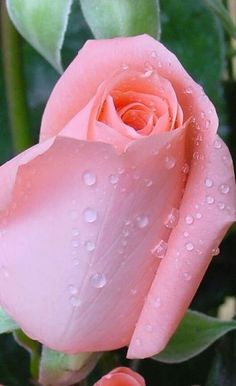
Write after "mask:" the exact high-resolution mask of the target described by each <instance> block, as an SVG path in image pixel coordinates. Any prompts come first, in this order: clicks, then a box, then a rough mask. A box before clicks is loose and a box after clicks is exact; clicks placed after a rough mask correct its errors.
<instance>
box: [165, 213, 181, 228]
mask: <svg viewBox="0 0 236 386" xmlns="http://www.w3.org/2000/svg"><path fill="white" fill-rule="evenodd" d="M178 221H179V211H178V209H176V208H173V209H172V210H171V212H170V214H169V215H168V217H167V220H166V222H165V226H166V227H167V228H170V229H172V228H174V227H175V226H176V225H177V223H178Z"/></svg>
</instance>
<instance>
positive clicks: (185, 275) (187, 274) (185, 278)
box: [183, 272, 192, 281]
mask: <svg viewBox="0 0 236 386" xmlns="http://www.w3.org/2000/svg"><path fill="white" fill-rule="evenodd" d="M183 278H184V280H186V281H190V280H191V279H192V276H191V274H190V273H189V272H183Z"/></svg>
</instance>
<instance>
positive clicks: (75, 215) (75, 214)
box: [70, 210, 78, 220]
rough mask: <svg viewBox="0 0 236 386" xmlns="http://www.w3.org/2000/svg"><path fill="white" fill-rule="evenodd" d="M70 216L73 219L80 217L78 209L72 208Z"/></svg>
mask: <svg viewBox="0 0 236 386" xmlns="http://www.w3.org/2000/svg"><path fill="white" fill-rule="evenodd" d="M70 218H71V219H72V220H76V219H77V218H78V212H77V211H76V210H71V211H70Z"/></svg>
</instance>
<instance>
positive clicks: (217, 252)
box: [211, 248, 220, 256]
mask: <svg viewBox="0 0 236 386" xmlns="http://www.w3.org/2000/svg"><path fill="white" fill-rule="evenodd" d="M211 252H212V256H218V255H219V253H220V248H213V249H212V251H211Z"/></svg>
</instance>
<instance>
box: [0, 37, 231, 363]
mask: <svg viewBox="0 0 236 386" xmlns="http://www.w3.org/2000/svg"><path fill="white" fill-rule="evenodd" d="M217 126H218V119H217V115H216V112H215V109H214V107H213V105H212V103H211V102H210V101H209V99H208V98H207V96H206V95H205V94H204V92H203V90H202V88H201V87H200V86H199V85H197V84H196V83H195V82H194V81H193V80H192V78H191V77H190V76H189V75H188V74H187V73H186V71H185V70H184V69H183V67H182V66H181V64H180V63H179V61H178V60H177V58H176V57H175V56H174V55H173V54H172V53H170V52H169V51H168V50H167V49H166V48H165V47H164V46H163V45H161V44H160V43H158V42H157V41H155V40H154V39H152V38H151V37H149V36H138V37H131V38H119V39H111V40H97V41H89V42H87V43H86V44H85V46H84V47H83V49H82V50H81V51H80V52H79V54H78V56H77V57H76V58H75V60H74V61H73V62H72V64H71V65H70V66H69V68H68V69H67V70H66V72H65V73H64V74H63V76H62V77H61V79H60V80H59V81H58V83H57V85H56V87H55V89H54V90H53V92H52V95H51V97H50V98H49V101H48V104H47V107H46V109H45V113H44V116H43V120H42V127H41V141H40V143H39V144H38V145H36V146H34V147H32V148H31V149H29V150H27V151H26V152H24V153H22V154H20V155H19V156H17V157H16V158H14V159H12V160H11V161H10V162H7V163H6V164H5V165H3V166H2V167H1V169H0V183H1V191H0V208H1V212H0V213H1V219H0V227H1V236H2V237H1V239H0V243H1V244H0V245H1V254H0V267H1V274H0V275H1V277H0V304H1V305H2V306H3V307H4V308H5V309H6V311H7V312H8V313H9V314H10V315H11V316H12V318H13V319H15V320H16V322H17V323H18V324H19V326H20V327H21V328H23V329H24V331H25V332H26V333H27V334H28V335H29V336H31V337H32V338H34V339H37V340H39V341H40V342H42V343H44V344H46V345H47V346H48V347H50V348H52V349H55V350H59V351H63V352H67V353H76V352H80V351H81V352H82V351H102V350H112V349H116V348H118V347H121V346H125V345H128V346H129V351H128V356H129V357H130V358H142V357H148V356H150V355H153V354H156V353H157V352H159V351H161V350H163V348H164V347H165V345H166V344H167V342H168V340H169V338H170V337H171V335H172V334H173V332H174V331H175V329H176V327H177V326H178V323H179V322H180V320H181V318H182V317H183V315H184V313H185V311H186V309H187V307H188V305H189V304H190V302H191V299H192V298H193V296H194V294H195V292H196V290H197V288H198V285H199V283H200V281H201V280H202V277H203V275H204V273H205V271H206V269H207V267H208V265H209V263H210V261H211V258H212V255H214V253H215V250H216V248H217V247H218V245H219V243H220V241H221V240H222V238H223V236H224V234H225V232H226V231H227V229H228V228H229V226H230V224H231V223H232V221H233V220H234V218H235V185H234V176H233V167H232V161H231V157H230V154H229V151H228V149H227V147H226V145H225V144H224V142H223V141H222V140H221V139H220V138H219V137H218V136H217V134H216V131H217Z"/></svg>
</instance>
